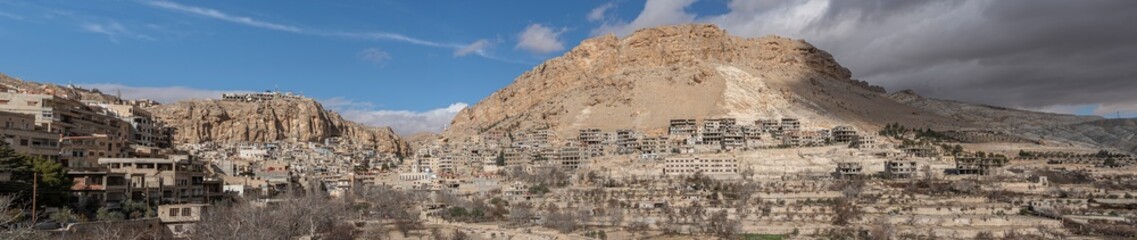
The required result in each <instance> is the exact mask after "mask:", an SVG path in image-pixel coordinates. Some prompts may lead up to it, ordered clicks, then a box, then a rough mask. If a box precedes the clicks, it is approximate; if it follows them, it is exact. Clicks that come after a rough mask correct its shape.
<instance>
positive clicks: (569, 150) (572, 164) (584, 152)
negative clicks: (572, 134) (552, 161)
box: [557, 144, 590, 170]
mask: <svg viewBox="0 0 1137 240" xmlns="http://www.w3.org/2000/svg"><path fill="white" fill-rule="evenodd" d="M589 156H590V154H589V151H588V147H583V146H576V145H573V144H569V145H567V146H564V147H561V148H560V149H559V150H558V151H557V159H558V160H559V161H560V166H561V168H562V169H565V170H576V169H580V168H581V166H582V165H584V164H585V162H586V161H588V158H589Z"/></svg>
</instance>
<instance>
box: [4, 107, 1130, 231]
mask: <svg viewBox="0 0 1137 240" xmlns="http://www.w3.org/2000/svg"><path fill="white" fill-rule="evenodd" d="M70 88H76V87H73V86H72V87H70ZM3 90H4V91H3V92H0V103H2V104H0V116H3V121H4V122H5V125H4V128H2V129H0V133H2V134H3V136H4V138H5V143H6V145H7V147H8V148H11V149H12V150H13V151H14V152H15V153H18V154H21V155H24V156H27V157H30V158H35V159H42V161H49V162H52V163H57V164H58V165H59V168H60V169H61V171H62V172H64V173H65V175H64V176H53V177H55V178H60V179H58V180H59V181H62V182H63V183H62V185H63V186H62V187H61V189H57V190H51V191H50V192H42V190H37V191H24V190H19V191H14V192H15V193H19V194H26V195H31V196H26V195H18V196H17V195H13V196H9V198H7V200H6V201H8V202H10V203H11V202H14V201H16V200H19V199H17V198H15V197H19V198H20V199H26V198H29V197H30V198H32V199H35V200H33V201H37V200H38V201H49V200H48V199H51V197H50V196H46V195H57V196H56V199H55V200H54V201H55V202H54V203H52V204H56V205H43V206H51V207H47V208H44V209H42V210H44V211H45V212H43V213H42V214H38V215H35V216H37V217H38V216H40V215H43V216H50V219H51V221H52V222H53V223H54V224H57V225H56V227H58V230H50V229H55V228H56V227H43V228H46V229H49V230H48V231H47V232H54V233H53V234H63V233H65V232H73V231H93V230H91V229H95V228H96V227H102V228H105V225H98V224H100V223H102V224H105V223H106V222H108V221H109V222H116V221H124V220H127V219H133V220H131V221H143V222H153V223H157V224H158V225H161V226H163V227H162V228H160V229H152V230H150V231H152V233H161V234H157V235H156V236H158V235H161V236H169V237H191V236H195V235H193V234H194V232H195V230H194V229H195V227H196V229H197V230H198V231H199V234H200V231H203V230H202V228H205V227H209V225H208V224H206V225H203V226H198V225H201V223H202V222H200V221H208V218H209V217H208V216H206V217H203V214H205V213H207V212H210V210H209V209H211V208H217V207H216V206H218V204H222V205H228V204H231V203H234V202H248V204H252V205H250V206H257V205H258V204H259V205H260V206H262V207H260V208H265V207H271V206H275V205H281V204H288V203H293V202H295V201H299V200H296V199H295V198H294V197H292V196H295V194H298V193H306V194H308V195H311V194H312V193H322V194H323V195H324V196H327V197H329V198H331V199H338V200H328V201H342V202H343V203H344V204H349V205H351V204H361V203H368V204H378V203H376V202H372V201H370V200H367V199H368V195H372V196H370V197H376V196H374V195H375V194H381V195H397V196H404V198H405V199H399V200H389V199H388V200H389V201H395V202H396V203H398V204H405V206H403V207H407V208H409V209H413V210H409V211H412V212H404V213H400V214H388V215H389V216H390V215H401V216H403V217H401V218H399V219H398V220H391V221H394V226H388V225H385V224H383V223H384V222H385V221H382V220H380V221H379V222H378V224H376V225H360V226H362V227H357V228H359V229H362V230H360V231H362V232H380V233H377V234H381V235H383V236H387V235H385V234H386V233H387V232H393V231H392V230H395V229H397V230H399V231H401V232H403V235H402V236H404V237H406V236H409V235H407V234H411V235H413V234H415V233H414V232H416V231H419V232H422V231H426V229H425V227H423V221H424V220H429V219H439V220H438V221H432V222H433V223H432V224H430V225H432V226H433V227H432V228H431V231H432V232H433V231H437V228H438V227H446V228H449V229H453V231H454V233H453V234H451V235H458V234H460V235H462V236H474V237H475V238H491V239H492V238H496V237H501V236H509V237H519V238H558V237H570V238H578V237H589V238H601V239H603V238H607V237H609V236H613V237H616V238H633V237H636V236H650V235H652V234H656V235H659V234H663V235H671V234H680V235H683V234H688V235H701V234H705V235H707V236H719V237H726V238H729V237H731V236H748V235H746V234H754V233H760V234H767V235H769V236H781V237H795V236H810V237H820V238H828V237H826V236H847V235H850V234H852V235H857V234H862V233H863V234H870V235H879V234H884V233H880V232H879V231H887V234H889V235H890V236H899V237H901V238H928V239H935V238H936V237H937V236H959V235H965V236H974V237H983V236H999V237H1015V236H1039V237H1043V238H1052V237H1062V236H1067V235H1069V234H1080V233H1093V232H1096V233H1103V232H1104V233H1107V234H1130V233H1132V232H1131V231H1133V228H1132V227H1131V226H1132V225H1131V224H1132V223H1133V221H1132V219H1133V214H1134V212H1133V211H1132V208H1131V206H1132V205H1134V204H1135V203H1137V202H1134V201H1135V200H1134V199H1133V194H1134V192H1132V191H1133V185H1131V184H1132V183H1133V182H1134V181H1137V178H1135V176H1134V175H1133V174H1132V172H1131V171H1128V170H1126V169H1132V167H1133V166H1134V163H1135V160H1134V158H1133V157H1132V156H1130V155H1128V154H1123V153H1113V152H1108V151H1105V150H1100V151H1098V152H1093V151H1091V150H1087V149H1081V150H1076V151H1075V150H1071V151H1063V150H1045V151H1043V150H1036V149H1046V148H1045V147H1039V144H1040V142H1038V141H1036V140H1035V141H1032V140H1029V139H1025V138H1021V137H1015V136H1013V135H1010V134H1006V133H1003V132H999V131H991V130H979V129H958V130H948V131H935V130H931V129H914V128H907V127H905V126H902V125H900V124H888V125H886V126H885V127H884V128H881V129H860V128H857V127H853V126H846V125H840V126H824V127H823V126H814V125H810V124H806V123H808V122H810V121H809V119H799V118H793V117H771V118H762V116H757V119H759V120H755V121H753V122H740V121H738V120H737V119H736V118H729V117H723V118H706V119H672V120H670V121H669V122H667V123H665V124H666V126H667V127H666V128H665V129H659V130H658V131H643V132H641V131H635V130H631V129H596V128H583V129H578V130H577V131H576V133H577V134H575V135H572V136H558V135H557V134H556V133H555V132H554V131H552V130H550V129H548V128H538V129H525V130H518V131H498V130H488V131H485V132H483V133H481V134H479V136H477V138H474V139H468V140H465V141H460V142H459V141H453V142H452V141H451V140H449V139H444V138H433V139H428V140H426V141H420V142H418V143H416V145H415V146H413V152H411V153H410V154H402V153H389V152H379V151H376V150H374V149H369V148H368V147H364V146H362V145H359V144H354V143H351V142H350V141H346V140H345V139H341V138H335V137H333V138H326V139H323V141H322V142H298V141H286V140H281V141H271V142H204V143H192V144H188V143H187V144H175V143H174V142H172V139H173V137H172V136H173V134H176V131H177V130H176V129H173V128H171V127H167V126H166V125H164V123H163V122H161V121H158V120H156V119H155V118H154V117H153V116H152V114H151V113H150V112H148V111H147V110H146V108H147V107H148V106H151V105H154V104H156V103H153V102H151V101H146V100H138V101H121V100H118V101H90V100H76V99H73V98H71V97H69V96H67V95H62V94H55V93H53V92H51V91H40V90H37V89H30V90H29V89H19V88H6V89H3ZM285 98H287V99H292V98H303V97H302V96H296V95H292V94H291V93H279V92H266V93H255V94H224V95H223V96H222V97H221V99H220V100H216V101H235V102H246V103H256V102H259V101H273V100H274V99H285ZM803 122H805V123H803ZM649 132H654V134H652V133H649ZM964 146H966V147H964ZM1016 147H1019V148H1016ZM985 151H986V152H985ZM39 171H41V170H40V169H36V171H34V173H31V174H33V175H35V174H43V175H44V176H42V177H45V178H46V177H48V176H47V175H49V174H50V172H44V173H41V172H39ZM0 174H2V175H0V181H2V182H4V183H5V186H6V187H5V189H17V187H19V186H24V185H27V184H26V183H27V182H24V183H17V182H15V181H19V180H20V179H18V177H15V176H18V175H21V174H26V173H22V172H21V173H17V172H16V171H15V170H7V172H3V173H0ZM37 176H38V175H37ZM1095 179H1108V181H1100V180H1095ZM24 180H25V181H26V179H24ZM21 184H23V185H21ZM32 184H39V182H32ZM56 185H59V184H56ZM25 187H26V186H25ZM35 187H40V186H35ZM44 187H50V186H44ZM375 191H378V192H379V193H376V192H375ZM41 194H42V195H45V196H39V195H41ZM399 194H405V195H399ZM39 199H44V200H39ZM414 199H422V200H423V201H426V202H425V203H424V202H414V201H418V200H414ZM308 201H311V200H308ZM36 204H37V206H39V205H42V204H40V203H36ZM388 207H389V206H388ZM179 209H180V210H179ZM33 214H36V213H33ZM340 214H342V215H350V214H343V213H340ZM411 215H413V216H411ZM389 216H388V217H389ZM339 217H341V218H337V219H340V221H344V222H348V221H351V220H350V219H342V217H344V216H339ZM33 221H35V220H33ZM855 222H869V223H871V226H872V227H871V229H860V230H858V228H848V227H844V226H852V225H851V224H853V223H855ZM363 223H364V222H360V224H363ZM386 223H391V222H386ZM411 223H413V224H412V225H410V226H404V225H406V224H411ZM501 224H504V225H505V226H509V228H507V229H499V228H489V227H486V226H489V225H501ZM414 226H419V227H414ZM37 227H40V226H39V225H37ZM353 228H355V227H353ZM388 228H389V229H388ZM534 228H541V229H549V230H534ZM83 229H86V230H83ZM384 229H387V230H384ZM415 229H418V230H415ZM1086 229H1090V230H1086ZM209 231H211V232H212V231H215V230H213V229H210V230H209ZM1079 231H1088V232H1079ZM870 232H871V233H870ZM418 234H428V235H438V234H437V233H425V232H423V233H418ZM376 236H379V235H376ZM755 236H757V235H755ZM763 236H766V235H763Z"/></svg>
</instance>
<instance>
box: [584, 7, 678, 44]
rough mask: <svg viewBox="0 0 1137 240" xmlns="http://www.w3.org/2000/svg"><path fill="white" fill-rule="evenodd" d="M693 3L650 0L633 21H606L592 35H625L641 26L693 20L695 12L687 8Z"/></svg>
mask: <svg viewBox="0 0 1137 240" xmlns="http://www.w3.org/2000/svg"><path fill="white" fill-rule="evenodd" d="M692 3H695V0H648V1H647V3H646V4H645V5H644V10H643V12H640V15H639V16H636V19H634V20H632V22H630V23H628V22H622V21H605V22H604V23H603V24H602V25H600V27H598V28H596V29H593V30H592V35H602V34H608V33H615V34H616V35H619V36H625V35H628V34H630V33H632V32H635V31H636V30H637V29H640V28H647V27H655V26H660V25H671V24H680V23H689V22H693V21H695V14H691V13H687V11H686V10H685V9H687V7H688V6H690V5H691V4H692Z"/></svg>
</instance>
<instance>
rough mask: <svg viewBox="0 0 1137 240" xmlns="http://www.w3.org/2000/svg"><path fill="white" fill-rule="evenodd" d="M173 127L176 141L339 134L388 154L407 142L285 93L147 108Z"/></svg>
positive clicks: (289, 138)
mask: <svg viewBox="0 0 1137 240" xmlns="http://www.w3.org/2000/svg"><path fill="white" fill-rule="evenodd" d="M150 110H151V111H152V112H153V113H154V115H155V116H157V118H158V119H159V120H161V121H163V122H165V123H166V125H167V126H170V127H173V128H175V129H176V132H175V134H174V141H175V143H201V142H268V141H301V142H319V141H323V140H324V139H326V138H331V137H341V138H343V139H344V140H348V141H350V142H352V143H355V144H363V145H367V146H374V147H375V148H376V149H377V150H379V151H382V152H388V153H404V154H405V153H408V152H409V147H408V145H407V143H406V142H405V141H403V140H402V139H400V138H399V136H398V135H396V134H395V133H394V131H392V130H391V128H389V127H368V126H363V125H362V124H359V123H355V122H350V121H346V120H344V119H343V118H341V117H340V115H339V114H337V113H335V112H332V111H329V110H325V109H324V107H323V106H322V105H321V104H320V103H319V102H316V101H315V100H312V99H308V98H288V99H273V100H262V101H252V102H245V101H226V100H188V101H180V102H177V103H173V104H166V105H159V106H155V107H153V108H151V109H150Z"/></svg>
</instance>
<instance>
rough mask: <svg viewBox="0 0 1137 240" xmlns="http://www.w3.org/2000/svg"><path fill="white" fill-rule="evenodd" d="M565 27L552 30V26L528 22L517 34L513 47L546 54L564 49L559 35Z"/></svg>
mask: <svg viewBox="0 0 1137 240" xmlns="http://www.w3.org/2000/svg"><path fill="white" fill-rule="evenodd" d="M564 32H565V29H561V30H560V31H553V29H552V28H549V27H546V26H543V25H541V24H537V23H534V24H530V25H529V27H526V28H525V30H523V31H521V33H520V34H518V39H519V41H517V46H516V47H514V48H520V49H525V50H526V51H529V52H531V53H536V54H546V53H551V52H556V51H561V50H564V49H565V44H564V42H562V41H561V39H560V35H561V33H564Z"/></svg>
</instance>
